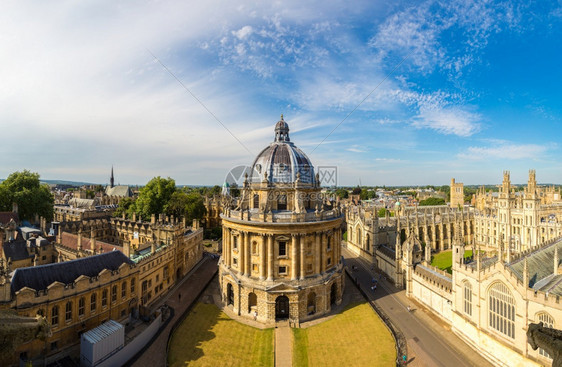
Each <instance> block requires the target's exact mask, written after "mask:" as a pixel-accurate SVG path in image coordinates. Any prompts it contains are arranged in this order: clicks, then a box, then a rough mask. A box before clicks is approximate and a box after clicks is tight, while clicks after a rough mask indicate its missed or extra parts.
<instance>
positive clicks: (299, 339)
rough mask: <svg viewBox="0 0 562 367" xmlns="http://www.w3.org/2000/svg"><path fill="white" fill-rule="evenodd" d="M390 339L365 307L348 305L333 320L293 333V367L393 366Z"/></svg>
mask: <svg viewBox="0 0 562 367" xmlns="http://www.w3.org/2000/svg"><path fill="white" fill-rule="evenodd" d="M395 360H396V349H395V345H394V339H393V338H392V335H391V334H390V331H388V329H387V328H386V326H385V325H384V323H383V322H382V320H381V319H380V318H379V317H378V316H377V314H376V313H375V312H374V311H373V309H372V308H371V306H370V305H369V304H368V303H366V302H362V303H355V304H351V305H349V306H348V307H346V309H345V310H344V311H343V312H342V313H341V314H339V315H337V316H336V317H334V318H332V319H330V320H327V321H324V322H322V323H320V324H317V325H314V326H311V327H309V328H306V329H293V366H297V367H305V366H310V367H314V366H321V367H324V366H394V365H395Z"/></svg>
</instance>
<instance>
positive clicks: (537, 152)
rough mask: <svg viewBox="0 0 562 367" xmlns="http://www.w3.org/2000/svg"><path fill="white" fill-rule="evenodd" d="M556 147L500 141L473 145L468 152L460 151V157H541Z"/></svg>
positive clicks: (511, 158)
mask: <svg viewBox="0 0 562 367" xmlns="http://www.w3.org/2000/svg"><path fill="white" fill-rule="evenodd" d="M554 148H556V145H555V144H552V143H549V144H544V145H540V144H516V143H509V142H499V144H498V145H496V146H488V147H476V146H472V147H469V148H468V149H467V151H466V152H463V153H459V154H458V155H457V157H458V158H461V159H469V160H485V159H486V160H494V159H510V160H517V159H533V160H535V159H540V158H543V156H544V155H545V154H546V153H547V152H548V151H549V150H552V149H554Z"/></svg>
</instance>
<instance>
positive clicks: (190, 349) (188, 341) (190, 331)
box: [168, 303, 230, 366]
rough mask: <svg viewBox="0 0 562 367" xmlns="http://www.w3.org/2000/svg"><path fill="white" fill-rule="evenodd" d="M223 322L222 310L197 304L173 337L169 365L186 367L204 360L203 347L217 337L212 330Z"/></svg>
mask: <svg viewBox="0 0 562 367" xmlns="http://www.w3.org/2000/svg"><path fill="white" fill-rule="evenodd" d="M223 317H224V316H223ZM221 320H222V319H221V310H220V309H219V308H218V307H216V306H215V305H214V304H202V303H197V304H196V305H195V307H194V308H193V309H192V310H191V312H190V313H189V315H188V316H187V317H186V318H185V319H184V320H183V321H182V323H181V324H180V325H179V326H178V328H177V329H176V331H175V332H174V335H173V336H172V339H171V341H170V350H169V354H168V365H169V366H185V365H188V364H189V363H190V362H193V361H196V360H198V359H200V358H202V357H203V356H204V355H205V353H204V352H203V348H202V345H203V344H204V342H207V341H210V340H212V339H214V338H215V337H216V335H215V333H214V332H212V331H211V330H212V329H213V327H214V326H215V325H216V324H217V323H218V322H219V321H221ZM228 320H230V319H228Z"/></svg>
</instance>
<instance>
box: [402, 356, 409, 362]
mask: <svg viewBox="0 0 562 367" xmlns="http://www.w3.org/2000/svg"><path fill="white" fill-rule="evenodd" d="M407 360H408V358H407V357H406V355H405V354H404V355H403V356H402V361H403V362H404V364H406V361H407Z"/></svg>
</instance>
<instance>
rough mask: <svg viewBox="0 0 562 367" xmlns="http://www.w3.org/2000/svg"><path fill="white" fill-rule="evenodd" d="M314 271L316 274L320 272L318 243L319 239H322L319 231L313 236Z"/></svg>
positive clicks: (320, 249) (319, 248) (319, 247)
mask: <svg viewBox="0 0 562 367" xmlns="http://www.w3.org/2000/svg"><path fill="white" fill-rule="evenodd" d="M314 241H315V243H314V272H315V273H316V274H320V271H321V270H320V258H321V257H322V255H321V252H322V248H321V245H320V241H322V236H321V234H320V233H318V232H316V234H315V238H314Z"/></svg>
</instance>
